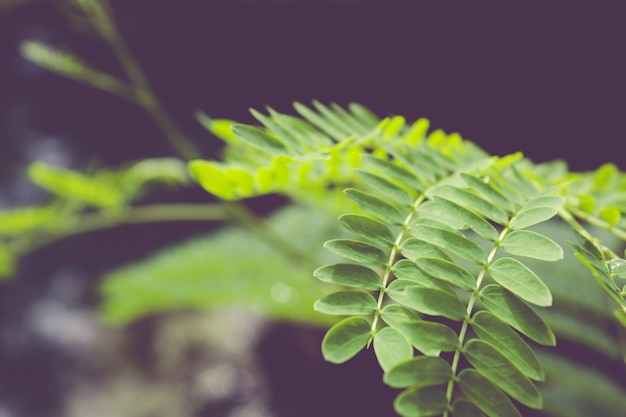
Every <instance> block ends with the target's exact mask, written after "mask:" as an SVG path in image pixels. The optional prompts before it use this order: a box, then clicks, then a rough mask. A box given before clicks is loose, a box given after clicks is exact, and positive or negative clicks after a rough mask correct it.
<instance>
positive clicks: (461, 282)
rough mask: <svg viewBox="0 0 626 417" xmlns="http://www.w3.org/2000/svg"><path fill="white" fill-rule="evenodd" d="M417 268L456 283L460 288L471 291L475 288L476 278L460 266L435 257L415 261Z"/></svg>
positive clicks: (453, 283)
mask: <svg viewBox="0 0 626 417" xmlns="http://www.w3.org/2000/svg"><path fill="white" fill-rule="evenodd" d="M417 266H418V268H419V269H421V270H422V271H424V272H425V273H427V274H429V275H431V276H433V277H435V278H438V279H441V280H444V281H447V282H449V283H450V284H452V285H456V286H457V287H459V288H460V289H462V290H465V291H472V290H473V289H475V288H476V280H475V279H474V277H473V276H472V274H470V273H469V272H467V270H465V269H464V268H461V267H460V266H458V265H456V264H453V263H452V262H448V261H445V260H443V259H437V258H422V259H420V260H419V261H418V262H417Z"/></svg>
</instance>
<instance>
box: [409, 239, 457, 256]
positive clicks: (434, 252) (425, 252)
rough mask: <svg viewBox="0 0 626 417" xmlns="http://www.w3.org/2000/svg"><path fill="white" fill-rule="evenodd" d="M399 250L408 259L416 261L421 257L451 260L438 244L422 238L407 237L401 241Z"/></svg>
mask: <svg viewBox="0 0 626 417" xmlns="http://www.w3.org/2000/svg"><path fill="white" fill-rule="evenodd" d="M400 252H401V253H402V255H404V256H405V257H407V258H408V259H410V260H412V261H413V262H416V261H417V260H418V259H421V258H439V259H445V260H448V261H449V260H451V259H450V257H449V256H448V255H446V253H445V252H444V251H443V250H441V249H440V248H439V247H438V246H436V245H433V244H432V243H430V242H427V241H425V240H422V239H416V238H409V239H407V240H405V241H404V242H402V245H401V248H400Z"/></svg>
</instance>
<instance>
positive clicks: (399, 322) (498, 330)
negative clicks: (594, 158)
mask: <svg viewBox="0 0 626 417" xmlns="http://www.w3.org/2000/svg"><path fill="white" fill-rule="evenodd" d="M442 143H444V142H443V141H441V140H439V141H434V140H426V141H419V142H417V143H415V144H413V145H412V146H410V147H409V146H406V147H405V146H400V147H392V146H382V147H381V148H382V149H384V150H385V153H382V152H380V150H379V155H370V156H368V157H367V158H366V159H367V160H368V161H369V164H368V165H364V166H365V167H367V168H370V169H369V170H368V171H365V170H362V171H360V175H359V176H360V177H361V178H363V181H364V182H365V184H366V189H365V191H364V190H361V189H358V188H348V189H346V190H345V194H346V196H347V197H348V198H349V199H350V200H352V201H353V202H354V203H355V204H356V205H357V207H358V208H359V209H360V210H359V213H357V214H349V215H345V216H343V217H342V219H346V216H349V217H347V218H348V219H350V221H349V222H346V221H345V220H344V221H342V223H344V225H345V224H347V229H348V230H350V231H353V232H355V233H356V234H357V236H359V237H360V238H361V239H362V240H347V239H341V240H332V241H329V242H327V243H326V247H327V248H328V249H330V250H331V251H333V252H334V253H336V254H339V255H341V256H343V257H345V258H347V259H348V260H349V261H351V262H352V263H346V264H335V265H331V266H325V267H322V268H319V269H318V270H317V271H316V272H315V275H316V276H318V278H321V279H323V280H326V281H335V282H343V283H344V284H345V285H347V286H351V287H352V288H354V291H355V292H354V294H355V295H353V296H350V293H349V292H345V291H344V292H342V293H341V294H340V295H337V296H336V297H334V298H332V299H330V300H329V299H328V297H327V298H326V299H324V300H323V306H324V309H323V310H322V311H328V310H329V309H330V308H329V307H328V306H329V304H332V309H333V310H334V311H335V312H342V311H344V312H346V315H351V317H348V318H346V319H344V320H342V321H340V322H339V323H337V324H335V325H334V326H333V327H332V328H331V329H330V330H329V332H328V333H327V335H326V337H325V338H324V341H323V343H322V352H323V354H324V356H325V357H326V358H327V359H328V360H330V361H332V362H344V361H346V360H349V359H350V358H351V357H352V356H354V355H355V354H357V353H358V352H359V351H360V350H361V349H363V348H364V347H366V346H367V345H368V344H369V343H372V342H373V347H374V351H375V352H376V355H377V357H378V359H379V362H380V364H381V367H382V368H383V371H385V380H386V381H388V383H389V384H390V385H392V386H397V387H401V388H406V390H405V391H403V392H402V393H401V394H400V395H399V396H398V398H397V400H396V402H395V403H394V405H395V409H396V411H397V412H398V413H400V414H401V415H405V416H413V415H437V414H444V415H449V413H452V414H454V415H459V413H460V412H462V411H460V409H464V408H471V407H477V408H478V409H480V410H482V412H484V413H486V414H487V415H489V416H492V417H493V416H512V415H519V412H518V411H517V410H516V407H515V405H514V403H513V402H512V401H511V400H510V399H509V397H511V398H513V399H515V400H516V401H518V402H520V403H522V404H525V405H527V406H529V407H532V408H541V405H542V402H541V396H540V394H539V391H538V390H537V388H536V387H535V385H534V383H533V382H532V379H535V380H541V379H543V370H542V368H541V365H540V364H539V362H538V360H537V358H536V356H535V355H534V353H533V351H532V349H531V348H530V347H529V345H528V344H527V343H526V342H525V341H524V340H523V339H522V337H520V336H518V332H519V333H521V334H523V335H524V336H526V337H528V338H530V339H531V340H533V341H535V342H536V343H539V344H543V345H554V343H555V338H554V334H553V333H552V330H551V329H550V328H549V327H548V326H547V324H546V323H545V321H544V320H543V319H542V318H541V317H540V316H539V315H538V314H537V313H536V312H535V310H534V308H532V307H531V305H535V306H540V307H544V306H549V305H551V304H552V295H551V293H550V291H549V289H548V287H547V286H546V285H545V284H544V283H543V281H542V280H541V279H540V278H539V277H538V276H537V275H536V274H535V272H533V270H532V269H531V268H530V267H529V266H526V265H525V264H524V260H525V259H527V258H532V259H540V260H548V261H554V260H558V259H560V258H561V257H562V256H563V251H562V249H561V247H560V246H559V245H558V244H557V243H555V242H554V241H553V240H552V239H550V238H549V237H547V236H545V235H542V234H540V233H538V232H535V231H529V230H526V229H527V228H528V227H530V226H533V225H536V224H538V223H541V222H544V221H546V220H548V219H550V218H552V217H553V216H555V215H556V214H557V211H558V209H559V207H560V206H561V205H562V204H563V203H564V199H563V198H562V197H560V196H558V195H553V194H552V193H550V192H546V191H543V190H541V189H539V188H538V187H537V186H536V184H535V183H533V182H532V181H530V180H526V179H525V178H524V176H522V175H519V173H516V172H515V171H514V170H515V168H514V167H515V164H516V163H517V162H518V161H520V159H521V158H520V155H512V156H510V157H505V158H501V159H497V158H491V159H485V158H484V156H483V155H482V154H477V153H473V152H463V142H457V145H456V146H455V147H454V148H448V147H444V146H441V145H442ZM389 184H392V185H391V186H390V187H389V190H387V186H388V185H389ZM408 197H410V198H411V199H412V201H409V198H408ZM468 203H469V204H468ZM367 218H369V220H365V219H367ZM478 242H480V243H482V244H479V243H478ZM485 246H486V247H487V250H485V248H484V247H485ZM472 265H474V266H472ZM356 271H362V273H361V274H359V273H355V272H356ZM476 271H478V272H476ZM375 274H377V275H375ZM359 276H362V277H363V281H359V280H358V277H359ZM365 277H368V278H367V280H365ZM366 282H367V283H368V284H367V285H366V284H365V283H366ZM375 287H377V288H375ZM464 294H467V296H466V297H465V296H464V297H463V298H462V297H461V296H462V295H464ZM372 296H373V298H372ZM373 299H375V300H376V304H374V303H373ZM464 299H466V300H469V301H464ZM346 300H348V301H347V304H348V305H349V306H350V309H348V310H345V309H342V303H343V302H344V301H346ZM319 305H320V302H318V304H317V306H318V308H319ZM479 305H480V308H479ZM350 311H358V312H359V314H358V315H355V314H349V313H348V312H350ZM470 324H471V329H472V330H473V331H474V332H475V333H474V334H473V335H472V334H471V333H470ZM422 329H425V330H422ZM420 331H423V333H420ZM429 334H430V335H432V337H428V336H427V335H429ZM481 336H482V337H481ZM379 337H380V339H379ZM425 339H428V340H427V341H426V340H425ZM409 346H410V347H411V348H412V349H415V352H412V349H408V347H409ZM409 352H410V354H409ZM440 352H454V354H453V357H452V360H451V362H446V361H445V360H443V359H441V358H440V357H439V355H440ZM415 353H416V354H417V356H415V357H414V354H415ZM461 355H462V356H463V357H464V358H465V359H466V360H467V362H468V364H469V365H468V367H467V368H466V369H461V367H460V358H461ZM428 358H431V359H432V360H435V359H436V361H437V362H436V363H438V364H439V365H437V366H438V367H440V368H437V369H438V370H437V371H433V372H435V374H434V375H438V377H434V376H433V378H432V379H429V377H428V376H425V377H424V378H422V377H421V376H422V375H423V374H422V373H416V375H420V377H419V378H417V379H419V381H415V382H414V385H411V384H408V383H406V381H410V380H411V379H410V378H407V377H406V376H404V375H406V374H407V373H410V371H409V370H413V371H415V372H417V371H416V370H417V369H421V367H427V366H428V365H427V364H428V363H429V362H427V361H426V359H428ZM494 361H495V362H494ZM494 363H495V365H494ZM424 369H427V368H424ZM423 372H424V373H425V374H426V375H430V374H429V373H428V372H429V371H426V370H424V371H423ZM397 375H402V377H400V376H397ZM400 381H403V382H400ZM455 385H458V387H459V388H460V390H461V392H462V393H463V398H464V399H463V398H455V397H454V396H453V393H454V392H455V390H454V386H455ZM487 394H489V398H490V400H488V401H486V400H485V398H486V396H487ZM455 406H458V407H459V409H457V410H455V408H454V407H455Z"/></svg>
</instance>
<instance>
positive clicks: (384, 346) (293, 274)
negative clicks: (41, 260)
mask: <svg viewBox="0 0 626 417" xmlns="http://www.w3.org/2000/svg"><path fill="white" fill-rule="evenodd" d="M72 4H73V5H74V7H75V8H76V9H77V10H79V11H80V12H81V13H82V16H83V18H84V19H85V21H86V22H87V23H89V24H90V25H91V27H92V29H94V30H95V31H96V32H97V33H99V34H100V35H101V37H102V39H103V40H104V41H105V42H107V43H108V44H109V45H110V46H111V48H112V49H113V51H114V52H115V53H116V56H117V57H118V58H119V60H120V63H121V64H122V66H123V67H124V69H125V71H126V73H127V75H128V78H129V81H128V82H126V81H120V80H118V79H116V78H114V77H112V76H110V75H108V74H105V73H103V72H100V71H99V70H97V69H94V68H92V67H90V66H89V65H87V64H86V63H84V62H82V61H81V60H80V59H79V58H78V57H76V56H74V55H73V54H71V53H70V52H66V51H63V52H60V51H59V50H57V49H55V48H52V47H49V46H46V45H43V44H40V43H34V42H27V43H26V44H25V45H24V46H23V53H24V55H25V56H26V57H27V58H28V59H30V60H32V61H33V62H36V63H38V64H40V65H42V66H44V67H46V68H48V69H50V70H51V71H55V72H57V73H59V74H62V75H64V76H67V77H71V78H73V79H75V80H77V81H80V82H84V83H87V84H90V85H92V86H94V87H96V88H99V89H101V90H104V91H107V92H110V93H113V94H117V95H119V96H121V97H123V98H125V99H128V100H130V101H131V102H133V103H135V104H136V105H138V106H140V107H142V108H144V109H145V110H146V111H147V112H148V113H149V114H151V115H152V116H153V118H154V120H155V122H156V123H157V124H158V125H159V126H160V127H161V128H162V130H163V132H164V134H165V135H166V136H167V138H168V140H169V141H170V143H171V144H172V146H173V147H174V148H175V149H176V150H177V151H178V152H179V153H180V154H181V156H182V157H183V158H185V161H183V160H179V159H161V160H143V161H138V162H136V163H135V164H132V165H130V166H128V167H122V168H120V169H116V170H112V169H98V170H90V171H89V170H88V171H89V172H79V171H75V170H70V169H66V168H61V167H52V166H48V165H44V164H42V163H40V162H36V163H34V164H32V165H31V166H30V167H29V170H28V175H29V177H30V179H31V180H32V181H33V182H34V183H35V184H37V185H39V186H40V187H43V188H44V189H46V190H47V191H49V193H50V195H51V196H52V199H51V202H50V203H48V204H46V205H41V206H35V207H23V208H14V209H8V210H4V211H1V212H0V239H2V240H0V275H4V276H9V275H11V274H12V273H13V272H14V268H15V265H16V263H17V260H18V258H19V257H20V256H21V255H23V254H24V253H27V252H29V251H32V250H35V249H37V248H38V247H40V246H41V245H43V244H48V243H51V242H52V241H54V240H56V239H58V238H61V237H63V236H67V235H71V234H75V233H81V232H86V231H90V230H94V229H98V228H104V227H112V226H115V225H118V224H121V223H128V222H130V223H133V222H149V221H182V220H205V221H207V220H208V221H216V222H220V225H223V226H224V227H223V229H222V230H220V231H219V232H216V233H212V234H210V235H208V236H205V237H200V238H197V239H195V240H192V241H190V242H186V243H184V244H181V245H177V246H175V247H173V248H170V249H168V250H166V251H164V252H161V253H158V254H156V255H154V256H152V257H150V258H148V259H146V260H140V261H137V262H136V263H133V264H131V265H128V266H125V267H122V268H120V269H118V270H116V271H112V272H110V273H109V274H107V276H106V277H105V279H104V280H103V285H102V291H103V296H104V304H103V308H102V314H103V318H104V319H105V320H108V321H109V322H110V323H116V324H125V323H128V322H130V321H132V320H134V319H136V318H138V317H141V316H142V315H146V314H151V313H155V312H159V311H163V310H170V309H180V308H219V307H221V306H224V305H245V306H247V307H251V308H254V309H257V310H258V311H259V312H261V313H262V314H265V315H267V316H269V317H272V318H275V319H286V320H296V321H300V322H307V323H314V324H317V325H329V326H330V328H329V329H328V331H327V333H326V336H325V337H324V339H323V341H322V346H321V352H322V354H323V356H324V357H325V358H326V360H328V361H330V362H333V363H343V362H346V361H348V360H350V359H352V358H353V357H354V356H356V355H357V354H359V352H361V351H362V350H363V349H366V348H372V349H373V350H374V352H375V355H376V358H377V360H378V362H379V364H380V367H381V370H382V373H383V381H384V382H385V383H386V384H387V385H389V386H391V387H393V388H397V389H400V390H402V391H401V392H399V394H398V396H397V398H396V400H395V402H394V404H393V407H394V409H395V411H396V412H397V413H398V414H400V415H402V416H407V417H412V416H443V417H450V416H454V417H470V416H489V417H500V416H502V417H511V416H520V415H522V412H525V411H526V410H528V409H543V410H544V413H545V415H550V416H576V415H581V416H582V415H605V416H613V415H615V416H618V415H623V414H624V412H625V411H626V410H625V409H624V405H623V401H620V399H621V397H623V394H624V392H623V387H621V386H620V384H619V382H618V381H613V380H611V379H610V378H608V377H604V376H600V375H597V374H595V373H594V372H593V371H592V370H590V369H587V368H585V367H584V366H582V365H580V364H577V363H575V362H576V361H577V359H576V358H570V357H568V356H567V355H565V354H564V355H562V356H556V354H555V353H553V352H552V351H553V348H552V347H553V346H554V345H555V344H556V343H557V340H558V341H565V343H571V344H573V345H574V346H577V347H582V348H584V349H586V350H587V351H588V352H590V353H589V355H593V356H594V357H599V358H604V359H608V360H614V361H619V360H621V359H623V358H624V350H623V345H622V346H620V344H619V342H618V337H619V335H621V337H623V335H624V327H626V299H625V296H626V286H625V285H624V284H625V283H626V281H625V278H626V260H625V259H623V257H622V256H621V253H622V252H621V251H622V250H623V247H624V241H626V219H625V218H624V213H626V174H624V173H622V172H620V171H619V170H618V169H617V167H616V166H615V165H613V164H610V163H607V164H606V165H603V166H601V167H599V168H598V169H597V170H595V171H593V172H585V173H578V172H570V171H569V169H568V167H567V165H566V163H565V162H563V161H555V162H550V163H544V164H535V163H533V162H532V161H530V160H528V159H526V158H525V157H524V156H523V155H522V154H521V153H515V154H511V155H506V156H502V157H498V156H492V155H489V154H488V153H486V152H485V151H484V150H482V149H480V148H479V147H478V146H477V145H476V144H474V143H473V142H470V141H467V140H464V139H463V138H462V137H461V136H460V135H458V134H456V133H453V134H447V133H445V132H443V131H440V130H435V131H430V132H429V122H428V121H427V120H425V119H418V120H417V121H415V122H412V123H411V122H407V120H406V119H405V118H404V117H402V116H393V117H387V118H383V119H379V118H378V117H377V116H376V115H374V114H373V113H372V112H370V111H369V110H367V109H366V108H364V107H363V106H360V105H358V104H349V105H348V106H347V108H344V107H341V106H339V105H337V104H334V103H333V104H330V105H328V106H327V105H324V104H322V103H320V102H318V101H313V103H312V107H308V106H305V105H303V104H301V103H295V105H294V108H295V111H296V113H297V114H298V115H299V116H295V115H291V114H283V113H279V112H277V111H276V110H274V109H272V108H270V107H268V108H267V109H266V111H265V114H264V113H263V112H261V111H257V110H251V113H252V115H253V116H254V117H255V118H256V119H257V120H258V122H259V126H252V125H244V124H239V123H236V122H233V121H229V120H220V119H213V118H211V117H210V116H208V115H206V114H204V113H202V112H198V113H197V114H196V116H197V120H198V122H199V123H201V124H202V125H204V126H205V127H206V128H207V129H208V131H209V132H211V133H212V134H213V135H215V136H217V137H219V138H220V139H222V140H223V142H224V147H223V153H222V158H220V159H219V160H205V159H202V158H201V157H200V156H199V154H198V152H197V151H196V150H195V149H193V147H192V146H191V145H190V144H189V143H188V142H187V141H186V139H185V138H184V136H182V135H181V134H180V132H179V131H178V129H177V128H176V126H175V125H174V124H173V122H172V121H171V120H170V119H169V118H168V116H167V114H165V113H164V111H163V108H162V107H161V105H160V104H159V102H158V100H157V99H156V97H155V96H154V94H153V93H152V92H151V89H150V86H149V85H148V83H147V81H146V79H145V77H144V76H143V74H142V73H141V70H140V69H139V67H138V66H137V64H136V62H135V61H134V60H133V58H132V56H131V55H130V54H129V52H128V50H127V49H126V47H125V45H124V43H123V40H122V39H121V37H120V36H119V33H118V32H117V29H116V27H115V25H114V22H113V20H112V17H111V14H110V10H109V8H108V6H107V4H106V3H105V2H101V1H87V0H81V1H75V2H72ZM190 179H191V180H193V181H195V182H196V183H197V184H198V185H199V186H201V187H202V188H203V189H204V190H206V191H207V192H208V193H210V194H212V195H213V196H214V200H215V201H217V202H216V203H212V204H204V205H192V204H157V205H143V204H141V197H142V196H143V195H144V193H146V192H148V191H149V187H148V186H149V185H151V184H155V183H159V182H161V183H163V182H164V183H167V184H169V185H170V186H176V187H181V186H190V183H191V181H190ZM268 194H279V195H283V196H285V197H287V198H288V200H289V203H288V207H287V208H284V209H283V210H281V211H280V212H277V213H275V214H274V215H273V216H272V217H271V218H269V219H268V220H266V219H263V218H259V217H257V216H256V215H255V214H254V213H253V212H251V211H250V210H249V209H248V208H247V207H246V206H245V205H244V204H241V200H245V199H249V198H253V197H258V196H263V195H268ZM336 217H338V222H337V221H336V220H335V218H336ZM227 222H235V223H237V224H236V225H234V226H233V225H229V224H227ZM324 241H325V243H324V244H323V246H324V247H325V248H326V249H327V251H325V252H322V251H320V248H321V247H322V243H323V242H324ZM624 256H625V257H626V254H625V255H624ZM311 275H313V276H315V277H316V278H317V281H315V280H313V279H312V276H311ZM313 308H314V309H315V311H314V310H313ZM622 371H623V369H622ZM372 377H376V376H372ZM544 381H545V382H544ZM575 381H576V382H575ZM581 410H584V411H581Z"/></svg>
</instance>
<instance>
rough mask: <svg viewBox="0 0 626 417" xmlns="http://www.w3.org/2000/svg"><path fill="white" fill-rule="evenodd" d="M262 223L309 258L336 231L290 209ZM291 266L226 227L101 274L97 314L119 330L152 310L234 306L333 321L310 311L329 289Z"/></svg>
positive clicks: (316, 215)
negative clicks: (297, 234) (296, 233)
mask: <svg viewBox="0 0 626 417" xmlns="http://www.w3.org/2000/svg"><path fill="white" fill-rule="evenodd" d="M266 225H267V227H269V228H270V230H271V231H272V232H273V233H275V234H276V235H278V236H280V237H281V238H283V239H287V238H289V237H290V236H291V233H293V230H298V231H299V232H300V233H302V235H303V236H307V239H300V240H294V241H293V244H292V247H293V249H294V250H296V251H301V252H302V253H306V254H307V255H308V256H310V257H311V258H312V259H316V260H319V259H325V258H326V257H328V255H329V254H328V252H327V251H325V250H323V248H322V247H321V245H320V244H319V242H322V241H324V240H325V239H326V238H327V237H328V235H329V234H334V233H336V232H334V231H335V230H336V229H335V228H334V227H336V221H334V220H333V216H332V215H331V216H329V214H328V212H324V211H322V210H313V209H306V208H304V207H296V206H290V207H287V208H285V209H281V210H280V211H278V212H277V213H275V214H273V215H272V216H271V217H269V218H267V219H266ZM242 242H245V244H242ZM294 260H295V259H294V258H293V257H289V256H286V255H285V254H284V253H283V252H282V251H281V250H280V249H279V248H277V247H275V246H274V245H272V244H271V243H269V242H267V241H266V240H265V239H263V238H262V237H260V236H258V234H256V233H255V232H253V231H251V230H250V229H248V228H245V227H236V228H235V227H225V228H223V229H222V230H220V231H216V232H212V233H211V234H209V235H207V236H199V237H196V238H193V239H191V240H189V241H186V242H182V243H177V244H174V245H171V246H170V247H167V248H164V249H163V250H162V251H159V252H158V253H155V254H153V255H151V256H150V257H148V258H146V259H142V260H137V261H136V262H134V263H131V264H130V265H126V266H124V267H122V268H119V269H116V270H113V271H109V272H107V274H106V275H105V276H104V277H103V278H104V279H103V282H102V284H101V286H100V295H101V297H102V303H101V306H100V311H99V314H100V317H101V319H102V320H103V321H105V322H106V323H107V324H111V325H125V324H128V323H130V322H132V321H133V320H136V319H138V318H141V317H145V316H147V315H150V314H154V313H157V312H159V313H160V312H171V311H179V310H184V311H197V310H201V311H207V310H211V309H223V308H225V307H227V306H231V307H232V306H235V307H237V308H244V309H246V310H252V311H254V312H255V314H257V315H258V314H260V315H262V316H264V317H267V318H270V319H276V320H283V321H285V320H287V321H292V322H300V323H309V324H311V323H318V324H320V325H324V326H326V325H328V324H330V323H334V322H335V321H336V318H334V317H331V316H327V315H325V314H321V313H318V312H316V311H314V310H313V308H311V306H312V305H313V303H314V302H315V301H316V300H317V299H319V298H320V297H322V296H324V295H325V294H326V293H328V288H327V287H326V286H325V285H323V283H322V282H320V281H318V280H317V279H313V278H311V271H310V268H309V266H308V264H307V263H302V264H301V263H299V262H294Z"/></svg>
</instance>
